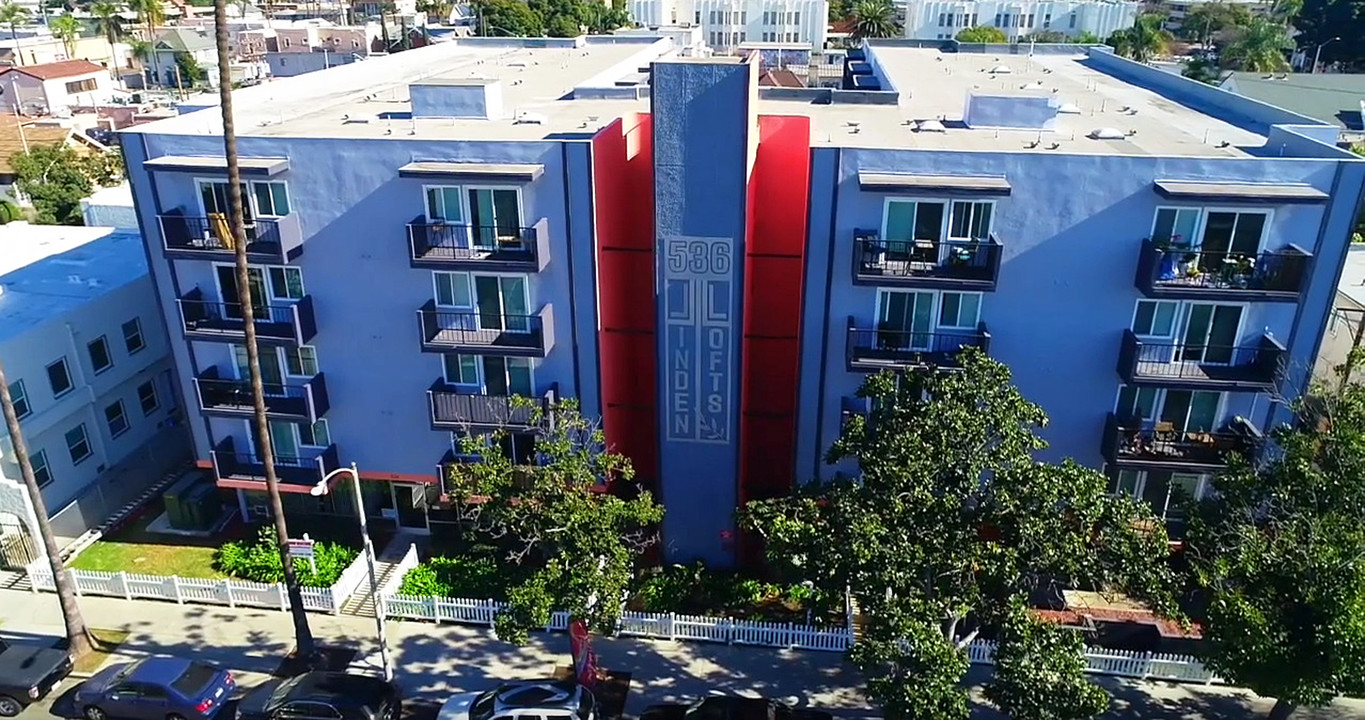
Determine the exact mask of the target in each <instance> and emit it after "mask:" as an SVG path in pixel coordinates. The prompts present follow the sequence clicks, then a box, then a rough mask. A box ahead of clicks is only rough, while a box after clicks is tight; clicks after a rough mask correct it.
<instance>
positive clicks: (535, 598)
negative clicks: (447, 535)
mask: <svg viewBox="0 0 1365 720" xmlns="http://www.w3.org/2000/svg"><path fill="white" fill-rule="evenodd" d="M534 415H535V424H536V425H537V426H538V430H536V431H535V441H534V445H535V454H536V456H538V458H539V460H538V461H537V462H536V463H535V464H523V463H522V462H519V461H517V460H515V459H514V458H513V457H512V456H510V455H509V454H508V452H507V451H506V449H505V448H506V446H508V445H511V444H512V442H513V440H512V436H511V432H510V431H509V430H506V429H500V430H498V431H496V432H493V433H491V434H487V435H470V436H469V437H466V438H465V439H464V440H463V441H462V443H461V451H462V452H463V453H465V454H466V455H471V456H478V457H479V458H480V460H479V461H478V462H471V463H460V464H455V465H452V466H451V467H450V468H449V470H448V476H447V481H448V482H447V492H448V494H449V495H450V496H451V499H452V502H453V506H454V507H456V508H461V509H462V510H461V517H462V519H463V520H464V522H465V523H466V527H467V528H468V529H469V532H471V533H472V535H473V537H474V538H476V539H478V540H480V541H481V542H482V543H483V544H488V545H494V546H496V547H497V548H499V551H500V554H501V559H502V562H503V563H504V564H505V565H506V566H508V567H510V568H512V569H513V571H512V572H511V573H510V574H511V575H513V576H515V577H518V578H521V580H519V581H518V582H516V584H514V585H513V586H512V587H510V588H508V590H507V604H508V608H507V610H506V611H505V612H502V613H500V614H499V615H498V617H497V632H498V637H500V638H502V639H504V640H507V641H509V642H514V643H519V644H520V643H525V642H526V641H527V633H528V632H529V631H530V630H534V629H536V628H543V627H545V625H546V623H548V622H549V620H550V614H551V612H552V611H554V610H567V611H569V613H570V615H571V616H572V617H574V618H578V619H582V620H584V621H586V622H587V623H588V626H589V627H590V628H591V629H593V630H595V631H598V632H611V631H612V630H613V629H614V628H615V625H616V620H617V619H618V618H619V616H620V612H621V605H620V599H621V598H622V597H623V595H624V592H625V591H626V589H627V588H628V587H629V584H630V580H631V577H632V576H633V572H634V569H635V565H636V562H637V560H638V559H639V557H640V554H641V553H643V552H644V550H645V549H646V548H647V547H648V546H649V545H650V544H652V543H654V542H655V541H656V540H657V533H656V532H655V531H654V530H653V529H652V528H653V527H654V526H655V525H657V524H658V523H659V522H660V521H661V520H662V519H663V508H662V506H660V505H659V504H657V503H656V502H654V499H653V497H651V495H650V494H649V493H648V492H646V491H644V490H642V489H641V488H640V486H639V484H638V483H636V482H635V479H634V478H635V471H634V469H633V468H632V467H631V465H630V461H629V460H627V459H626V458H625V457H623V456H621V455H617V454H615V453H612V452H609V451H608V450H607V449H606V448H605V439H604V436H603V434H602V431H601V429H600V428H599V427H597V426H596V425H595V424H593V423H590V422H588V421H587V420H585V419H584V418H583V417H582V416H581V415H580V414H579V412H578V407H577V404H576V403H575V402H573V401H571V400H569V401H564V402H562V403H560V404H558V405H557V406H556V407H554V408H553V410H552V411H551V415H550V416H541V414H540V411H539V410H538V409H537V410H535V411H534ZM608 483H610V492H604V490H607V489H608Z"/></svg>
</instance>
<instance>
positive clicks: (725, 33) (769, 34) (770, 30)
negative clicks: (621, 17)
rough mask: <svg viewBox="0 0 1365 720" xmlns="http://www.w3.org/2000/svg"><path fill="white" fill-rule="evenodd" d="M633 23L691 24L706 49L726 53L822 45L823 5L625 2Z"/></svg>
mask: <svg viewBox="0 0 1365 720" xmlns="http://www.w3.org/2000/svg"><path fill="white" fill-rule="evenodd" d="M626 7H627V9H629V10H630V16H631V18H632V19H634V20H635V22H637V23H640V24H641V25H646V26H665V25H697V26H700V27H701V28H702V32H703V35H702V37H703V39H704V40H705V42H706V44H707V45H708V46H710V47H712V48H714V49H715V50H717V51H720V52H731V51H734V50H737V49H738V48H739V46H740V45H741V44H743V43H746V42H781V43H788V44H800V45H802V46H804V47H806V48H808V49H811V50H819V49H821V48H823V47H824V46H825V33H826V31H827V27H828V22H829V20H828V18H829V2H828V0H744V1H743V2H732V1H730V0H630V2H628V3H627V4H626Z"/></svg>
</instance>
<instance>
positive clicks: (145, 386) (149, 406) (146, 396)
mask: <svg viewBox="0 0 1365 720" xmlns="http://www.w3.org/2000/svg"><path fill="white" fill-rule="evenodd" d="M137 402H138V404H139V405H141V406H142V414H143V415H144V416H146V415H151V414H152V413H154V412H156V409H157V408H159V407H161V401H160V400H158V399H157V397H156V383H154V382H152V381H151V380H148V381H147V382H145V383H142V384H141V385H138V386H137Z"/></svg>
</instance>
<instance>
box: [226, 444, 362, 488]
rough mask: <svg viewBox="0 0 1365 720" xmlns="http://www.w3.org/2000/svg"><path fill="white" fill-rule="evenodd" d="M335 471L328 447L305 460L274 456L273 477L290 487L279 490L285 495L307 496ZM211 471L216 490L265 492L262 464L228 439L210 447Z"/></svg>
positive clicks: (334, 456) (333, 448)
mask: <svg viewBox="0 0 1365 720" xmlns="http://www.w3.org/2000/svg"><path fill="white" fill-rule="evenodd" d="M338 467H340V465H339V463H338V462H337V446H336V445H329V446H327V448H326V449H324V450H321V451H319V452H317V453H316V454H313V455H310V456H307V457H290V456H283V455H281V456H276V458H275V477H276V478H278V479H279V481H280V484H281V485H287V486H291V487H283V488H281V489H282V490H284V491H285V492H308V489H309V488H311V487H313V486H314V485H317V484H318V481H320V480H321V479H322V478H323V476H324V475H326V474H327V473H329V472H331V471H333V470H335V469H337V468H338ZM213 470H214V473H216V474H217V476H218V486H219V487H230V488H238V489H243V490H265V464H264V463H262V462H261V460H260V458H258V457H256V455H255V454H254V453H248V452H238V451H237V448H236V446H235V444H234V442H233V440H232V438H230V437H228V438H223V440H222V441H221V442H219V443H218V444H217V445H215V446H214V448H213ZM257 484H259V487H257V486H256V485H257Z"/></svg>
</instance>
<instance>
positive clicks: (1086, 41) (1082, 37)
mask: <svg viewBox="0 0 1365 720" xmlns="http://www.w3.org/2000/svg"><path fill="white" fill-rule="evenodd" d="M1071 42H1073V43H1076V44H1077V45H1103V44H1104V40H1103V39H1102V38H1100V36H1099V35H1096V34H1095V33H1092V32H1090V31H1089V30H1082V31H1080V32H1078V33H1076V35H1075V37H1073V38H1071Z"/></svg>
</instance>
